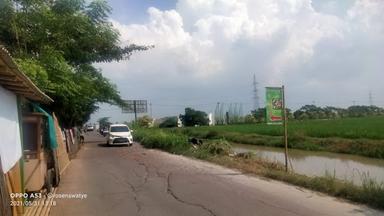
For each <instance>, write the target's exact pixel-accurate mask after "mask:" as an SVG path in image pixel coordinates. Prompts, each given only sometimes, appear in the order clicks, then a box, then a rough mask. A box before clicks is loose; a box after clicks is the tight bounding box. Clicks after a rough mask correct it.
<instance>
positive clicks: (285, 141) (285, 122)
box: [281, 85, 288, 172]
mask: <svg viewBox="0 0 384 216" xmlns="http://www.w3.org/2000/svg"><path fill="white" fill-rule="evenodd" d="M281 90H282V98H283V114H284V146H285V171H286V172H288V130H287V121H288V119H287V109H286V108H285V106H286V104H285V92H284V91H285V90H284V85H283V86H282V89H281Z"/></svg>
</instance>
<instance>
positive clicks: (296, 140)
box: [169, 116, 384, 159]
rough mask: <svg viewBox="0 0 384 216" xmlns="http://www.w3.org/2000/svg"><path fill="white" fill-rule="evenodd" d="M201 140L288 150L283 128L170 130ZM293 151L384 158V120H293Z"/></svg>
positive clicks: (290, 129)
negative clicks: (284, 141) (222, 139)
mask: <svg viewBox="0 0 384 216" xmlns="http://www.w3.org/2000/svg"><path fill="white" fill-rule="evenodd" d="M169 130H172V132H175V133H181V134H185V135H187V136H193V137H198V138H201V139H220V138H225V139H226V140H228V141H230V142H235V143H242V144H250V145H262V146H271V147H284V144H283V138H282V136H281V135H282V134H283V127H282V126H281V125H267V124H264V123H259V124H238V125H218V126H213V127H208V126H202V127H189V128H173V129H169ZM288 139H289V140H288V141H289V142H288V143H289V148H293V149H302V150H310V151H328V152H336V153H347V154H356V155H362V156H366V157H372V158H381V159H382V158H384V116H370V117H360V118H345V119H331V120H302V121H298V120H292V121H290V122H289V124H288Z"/></svg>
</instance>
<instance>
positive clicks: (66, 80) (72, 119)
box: [0, 0, 151, 127]
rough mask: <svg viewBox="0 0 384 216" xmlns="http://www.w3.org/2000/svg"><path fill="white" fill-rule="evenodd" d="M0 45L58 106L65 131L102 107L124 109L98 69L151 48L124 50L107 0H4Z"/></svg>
mask: <svg viewBox="0 0 384 216" xmlns="http://www.w3.org/2000/svg"><path fill="white" fill-rule="evenodd" d="M0 11H1V13H0V41H1V42H2V43H4V45H5V46H6V47H7V49H8V50H9V51H10V52H11V54H12V56H13V57H14V58H15V59H16V62H17V63H18V65H19V67H20V68H21V69H22V71H23V72H25V73H26V74H27V76H29V77H30V78H31V80H32V81H33V82H35V83H36V85H37V86H38V87H39V88H41V89H42V90H43V91H44V92H45V93H46V94H48V96H50V97H51V98H52V99H54V100H55V103H53V104H51V105H49V106H48V107H47V108H48V109H50V110H52V111H54V112H55V113H56V114H57V116H58V118H59V120H60V121H61V123H62V124H63V126H64V127H72V126H74V125H82V124H83V123H84V122H86V121H87V120H88V119H89V117H90V115H91V114H92V113H93V112H94V111H96V110H97V109H98V106H97V104H98V103H103V102H105V103H110V104H115V105H122V104H123V101H122V99H121V98H120V95H119V92H118V91H117V89H116V86H115V85H113V84H112V83H111V82H110V81H109V80H108V79H106V78H105V77H103V75H102V74H101V71H100V70H98V69H96V68H95V67H94V66H93V63H95V62H111V61H120V60H124V59H128V58H129V56H130V55H132V53H133V52H134V51H140V50H146V49H149V48H151V46H138V45H135V44H131V45H128V46H124V47H120V45H119V44H120V42H119V32H118V31H117V30H116V29H115V28H113V26H112V24H111V23H110V21H109V20H108V15H109V14H110V11H111V8H110V7H109V6H108V4H107V2H106V1H104V0H94V1H91V2H89V1H84V0H56V1H45V0H33V1H25V0H2V1H0Z"/></svg>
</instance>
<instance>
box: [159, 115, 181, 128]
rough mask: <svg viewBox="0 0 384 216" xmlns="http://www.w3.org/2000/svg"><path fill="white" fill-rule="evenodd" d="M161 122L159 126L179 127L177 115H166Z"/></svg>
mask: <svg viewBox="0 0 384 216" xmlns="http://www.w3.org/2000/svg"><path fill="white" fill-rule="evenodd" d="M163 120H164V121H162V122H161V123H160V124H159V128H172V127H177V116H171V117H165V118H164V119H163Z"/></svg>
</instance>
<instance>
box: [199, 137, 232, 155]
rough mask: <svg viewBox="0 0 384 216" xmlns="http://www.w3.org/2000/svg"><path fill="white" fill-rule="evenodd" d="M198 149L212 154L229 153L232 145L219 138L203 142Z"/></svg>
mask: <svg viewBox="0 0 384 216" xmlns="http://www.w3.org/2000/svg"><path fill="white" fill-rule="evenodd" d="M200 149H201V150H203V151H206V152H208V153H210V154H212V155H229V154H230V153H232V146H231V144H229V143H228V142H227V141H225V140H223V139H220V140H214V141H212V142H207V143H204V144H203V145H201V146H200Z"/></svg>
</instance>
